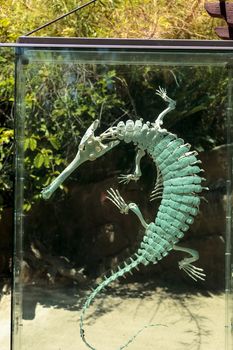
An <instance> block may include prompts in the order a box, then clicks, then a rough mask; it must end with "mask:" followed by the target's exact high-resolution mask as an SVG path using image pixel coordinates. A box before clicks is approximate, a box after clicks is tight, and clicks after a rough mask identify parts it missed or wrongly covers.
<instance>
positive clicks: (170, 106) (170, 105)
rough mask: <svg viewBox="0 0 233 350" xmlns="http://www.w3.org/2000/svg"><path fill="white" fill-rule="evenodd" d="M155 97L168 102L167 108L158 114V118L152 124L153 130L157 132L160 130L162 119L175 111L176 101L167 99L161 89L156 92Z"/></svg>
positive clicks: (163, 90) (164, 91)
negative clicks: (156, 129) (155, 129)
mask: <svg viewBox="0 0 233 350" xmlns="http://www.w3.org/2000/svg"><path fill="white" fill-rule="evenodd" d="M156 95H158V96H160V97H162V99H163V100H164V101H166V102H168V107H167V108H166V109H165V110H164V111H163V112H162V113H160V114H159V116H158V118H157V119H156V120H155V123H154V126H155V128H158V130H160V129H161V125H163V118H164V117H165V115H166V114H167V113H169V112H170V111H172V110H173V109H175V107H176V101H174V100H172V99H171V98H170V97H168V95H167V92H166V90H165V89H163V88H161V87H159V89H158V90H156Z"/></svg>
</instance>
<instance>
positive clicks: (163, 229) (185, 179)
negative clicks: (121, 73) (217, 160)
mask: <svg viewBox="0 0 233 350" xmlns="http://www.w3.org/2000/svg"><path fill="white" fill-rule="evenodd" d="M156 93H157V95H159V96H160V97H161V98H162V99H163V100H164V101H166V102H168V107H167V108H166V109H165V110H164V111H163V112H162V113H160V114H159V116H158V117H157V119H156V120H155V122H154V123H150V122H146V123H144V122H143V120H142V119H139V120H136V121H133V120H127V121H126V123H124V122H123V121H120V122H119V123H118V124H117V126H113V127H110V128H108V129H107V130H106V131H105V132H103V133H102V134H101V135H99V136H95V135H94V132H95V130H96V129H97V127H98V125H99V120H95V121H94V122H93V123H92V125H91V126H90V127H89V128H88V129H87V131H86V133H85V135H84V136H83V138H82V140H81V142H80V145H79V148H78V152H77V155H76V156H75V158H74V160H73V161H72V162H71V163H70V165H68V166H67V168H66V169H65V170H64V171H63V172H62V173H61V174H60V175H59V176H58V177H57V178H56V179H55V180H54V181H53V182H52V183H51V184H50V185H49V186H48V187H46V188H45V189H43V191H42V197H43V198H44V199H48V198H49V197H50V196H51V195H52V193H53V192H54V191H55V190H56V189H57V188H58V187H59V186H60V185H61V183H62V182H63V181H64V180H65V179H66V178H67V177H68V176H69V175H70V174H71V173H72V172H73V171H74V170H75V169H76V168H77V167H78V166H79V165H80V164H82V163H84V162H85V161H87V160H91V161H93V160H95V159H96V158H99V157H101V156H102V155H103V154H105V153H106V152H108V151H109V150H111V149H112V148H113V147H115V146H117V145H118V144H119V142H120V141H121V140H123V141H124V142H126V143H129V142H133V143H134V144H135V145H136V146H137V148H138V151H137V155H136V167H135V171H134V173H133V174H128V175H120V176H119V180H120V182H122V183H125V184H127V183H129V182H130V181H138V179H139V178H140V176H141V169H140V160H141V158H142V157H143V156H144V155H145V154H146V152H147V153H148V154H149V155H150V156H151V157H152V159H153V161H154V163H155V166H156V169H157V180H156V184H155V188H154V190H153V191H152V193H151V198H150V200H155V199H158V198H160V199H161V203H160V206H159V209H158V212H157V215H156V217H155V221H154V222H151V223H149V224H148V223H147V222H146V221H145V220H144V218H143V216H142V213H141V211H140V209H139V207H138V206H137V204H135V203H129V204H127V203H126V202H125V201H124V199H123V198H122V196H121V195H120V193H119V191H118V190H117V189H116V190H114V189H113V188H110V190H109V191H107V192H108V196H107V198H108V199H109V200H110V201H111V202H112V203H113V204H114V205H116V206H117V208H118V209H119V210H120V212H121V213H122V214H128V213H129V211H130V210H131V211H132V212H133V213H134V214H136V215H137V217H138V218H139V220H140V222H141V224H142V226H143V227H144V229H145V232H144V236H143V240H142V242H141V243H140V247H139V249H138V250H137V252H136V253H135V254H134V256H132V257H131V258H129V260H127V261H125V262H124V265H122V267H121V266H119V267H118V269H117V270H116V272H112V273H111V275H110V276H109V277H105V278H104V279H103V281H102V282H101V283H100V284H99V285H98V286H97V287H96V288H95V289H94V290H93V291H92V292H91V293H90V295H89V296H88V298H87V299H86V301H85V303H84V305H83V308H82V312H81V316H80V335H81V338H82V340H83V341H84V342H85V344H86V345H87V346H88V347H89V348H90V349H92V350H95V348H94V347H93V346H92V345H90V344H89V343H88V342H87V340H86V338H85V334H84V329H83V318H84V315H85V312H86V310H87V308H88V307H89V305H90V303H91V302H92V301H93V299H94V298H95V297H96V295H97V294H98V293H99V292H100V291H101V290H103V289H104V288H105V287H106V286H107V285H108V284H109V283H111V282H113V281H115V280H116V279H118V278H119V277H121V276H124V275H125V274H126V273H129V272H131V270H132V269H134V268H137V267H138V265H140V264H143V265H148V264H149V263H153V264H156V263H157V262H158V261H159V260H161V259H162V258H163V257H165V256H166V255H168V253H169V251H171V250H172V249H174V250H178V251H182V252H185V253H188V254H189V255H190V256H189V257H185V258H184V259H182V260H181V261H180V262H179V268H180V269H182V270H184V271H185V272H186V273H187V274H188V275H189V276H190V277H191V278H193V279H194V280H195V281H196V280H197V279H201V280H204V278H205V274H204V272H203V269H202V268H198V267H196V266H194V265H192V263H193V262H194V261H196V260H198V258H199V254H198V252H197V251H195V250H193V249H189V248H184V247H181V246H178V245H177V244H176V243H177V242H178V241H179V240H180V239H181V238H182V237H183V236H184V232H185V231H187V230H188V229H189V226H190V225H191V224H192V223H193V220H194V219H193V218H194V216H196V215H197V214H198V211H199V204H200V192H201V191H202V190H203V189H208V188H206V187H203V186H202V181H203V180H205V179H204V178H202V177H201V176H200V175H199V174H200V173H201V172H202V171H203V170H202V169H201V168H200V167H199V164H200V163H201V161H200V160H198V159H197V157H196V156H197V152H196V151H190V148H191V145H190V144H188V143H184V140H183V139H181V138H178V137H177V136H176V135H174V134H172V133H170V132H169V131H167V130H166V129H163V128H162V125H163V118H164V117H165V115H166V114H167V113H168V112H170V111H172V110H173V109H174V108H175V105H176V103H175V101H174V100H172V99H171V98H169V97H168V96H167V93H166V90H165V89H162V88H159V89H158V90H156ZM104 141H109V142H108V143H107V144H104V143H103V142H104ZM133 338H134V337H133ZM133 338H132V339H133ZM130 341H131V340H130ZM130 341H128V342H127V343H126V344H125V345H124V346H122V347H120V349H123V348H124V347H126V346H127V345H128V344H129V342H130Z"/></svg>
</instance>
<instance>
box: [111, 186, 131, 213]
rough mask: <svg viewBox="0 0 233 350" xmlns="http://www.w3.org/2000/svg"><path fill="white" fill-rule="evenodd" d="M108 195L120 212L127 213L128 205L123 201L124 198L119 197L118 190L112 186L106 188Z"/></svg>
mask: <svg viewBox="0 0 233 350" xmlns="http://www.w3.org/2000/svg"><path fill="white" fill-rule="evenodd" d="M107 192H108V194H109V196H107V197H106V198H108V199H109V200H110V201H111V202H112V203H113V204H115V205H116V206H117V208H118V209H119V210H120V212H121V214H128V212H129V206H128V205H127V204H126V203H125V201H124V199H123V198H122V197H121V195H120V193H119V191H118V190H115V191H114V189H113V188H110V190H107Z"/></svg>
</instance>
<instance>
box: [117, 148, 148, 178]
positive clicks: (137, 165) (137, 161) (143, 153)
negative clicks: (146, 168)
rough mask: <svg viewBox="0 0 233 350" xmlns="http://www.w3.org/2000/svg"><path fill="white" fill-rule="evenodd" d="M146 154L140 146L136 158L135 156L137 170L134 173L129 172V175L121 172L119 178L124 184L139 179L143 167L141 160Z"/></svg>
mask: <svg viewBox="0 0 233 350" xmlns="http://www.w3.org/2000/svg"><path fill="white" fill-rule="evenodd" d="M145 154H146V152H145V151H144V150H143V149H141V148H139V150H138V152H137V154H136V158H135V171H134V173H133V174H128V175H124V174H121V175H120V176H119V177H118V179H119V180H120V181H119V183H124V184H128V183H129V182H130V181H138V180H139V178H140V176H141V175H142V172H141V168H140V161H141V159H142V157H143V156H144V155H145Z"/></svg>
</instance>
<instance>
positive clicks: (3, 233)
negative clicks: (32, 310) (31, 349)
mask: <svg viewBox="0 0 233 350" xmlns="http://www.w3.org/2000/svg"><path fill="white" fill-rule="evenodd" d="M14 65H15V51H14V48H13V47H4V46H2V45H0V329H1V331H0V349H4V350H5V349H6V350H8V349H10V328H11V326H10V324H11V322H10V319H11V295H10V289H11V288H10V287H11V269H12V238H13V234H12V233H13V179H14V173H13V170H14V169H13V166H12V165H13V151H14V141H13V140H14V121H13V105H14Z"/></svg>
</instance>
